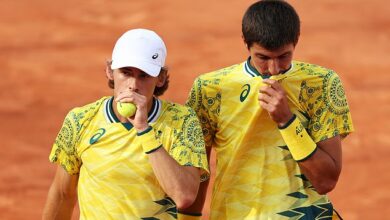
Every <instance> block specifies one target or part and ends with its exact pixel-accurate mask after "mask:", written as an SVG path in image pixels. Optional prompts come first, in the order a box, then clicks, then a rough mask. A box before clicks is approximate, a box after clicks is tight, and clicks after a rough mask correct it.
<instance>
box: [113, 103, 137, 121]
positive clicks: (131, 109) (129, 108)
mask: <svg viewBox="0 0 390 220" xmlns="http://www.w3.org/2000/svg"><path fill="white" fill-rule="evenodd" d="M116 109H117V110H118V112H119V114H120V115H122V116H123V117H126V118H130V117H132V116H133V115H135V112H136V111H137V106H135V105H134V104H133V103H127V102H124V103H122V102H117V103H116Z"/></svg>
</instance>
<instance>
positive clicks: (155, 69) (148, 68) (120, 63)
mask: <svg viewBox="0 0 390 220" xmlns="http://www.w3.org/2000/svg"><path fill="white" fill-rule="evenodd" d="M124 67H135V68H137V69H140V70H142V71H144V72H145V73H147V74H148V75H150V76H153V77H156V76H158V75H159V74H160V71H161V67H160V66H158V65H156V64H153V63H149V62H147V61H141V60H113V61H112V64H111V69H119V68H124Z"/></svg>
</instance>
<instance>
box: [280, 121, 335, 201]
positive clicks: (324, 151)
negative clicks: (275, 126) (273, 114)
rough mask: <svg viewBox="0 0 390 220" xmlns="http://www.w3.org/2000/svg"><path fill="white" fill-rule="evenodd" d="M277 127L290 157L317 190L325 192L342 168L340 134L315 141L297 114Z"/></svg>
mask: <svg viewBox="0 0 390 220" xmlns="http://www.w3.org/2000/svg"><path fill="white" fill-rule="evenodd" d="M279 130H280V133H281V135H282V137H283V139H284V141H285V143H286V145H287V147H288V148H289V150H290V153H291V155H292V157H293V159H294V160H296V161H297V162H298V164H299V166H300V167H301V170H302V172H303V173H304V174H305V176H306V177H307V178H308V179H309V180H310V182H311V183H312V184H313V186H314V188H316V190H317V192H318V193H320V194H325V193H327V192H329V191H331V190H332V189H333V188H334V187H335V185H336V183H337V180H338V177H339V175H340V171H341V140H340V137H339V136H336V137H332V138H329V139H326V140H324V141H321V142H318V143H315V142H314V141H313V139H312V137H311V136H310V135H309V134H308V133H307V131H306V129H305V128H304V127H303V125H302V123H301V122H300V121H299V119H298V118H297V117H296V116H293V117H292V118H291V119H290V120H289V121H288V122H287V123H286V124H285V125H283V126H282V127H279Z"/></svg>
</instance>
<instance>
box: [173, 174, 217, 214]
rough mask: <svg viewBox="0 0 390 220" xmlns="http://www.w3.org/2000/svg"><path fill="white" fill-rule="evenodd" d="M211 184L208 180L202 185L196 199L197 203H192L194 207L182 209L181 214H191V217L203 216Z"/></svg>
mask: <svg viewBox="0 0 390 220" xmlns="http://www.w3.org/2000/svg"><path fill="white" fill-rule="evenodd" d="M209 182H210V181H209V180H206V181H204V182H201V183H200V186H199V191H198V195H197V197H196V199H195V202H194V203H192V205H191V206H189V207H188V208H185V209H180V210H179V212H180V213H183V214H189V215H194V214H202V210H203V207H204V204H205V201H206V196H207V188H208V186H209Z"/></svg>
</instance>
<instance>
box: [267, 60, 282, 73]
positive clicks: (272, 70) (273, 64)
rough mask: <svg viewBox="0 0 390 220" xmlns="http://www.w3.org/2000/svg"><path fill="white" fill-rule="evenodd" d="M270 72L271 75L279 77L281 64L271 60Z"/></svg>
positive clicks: (269, 64)
mask: <svg viewBox="0 0 390 220" xmlns="http://www.w3.org/2000/svg"><path fill="white" fill-rule="evenodd" d="M268 72H269V73H270V74H271V75H277V74H279V72H280V68H279V62H278V60H277V59H270V60H269V63H268Z"/></svg>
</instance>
